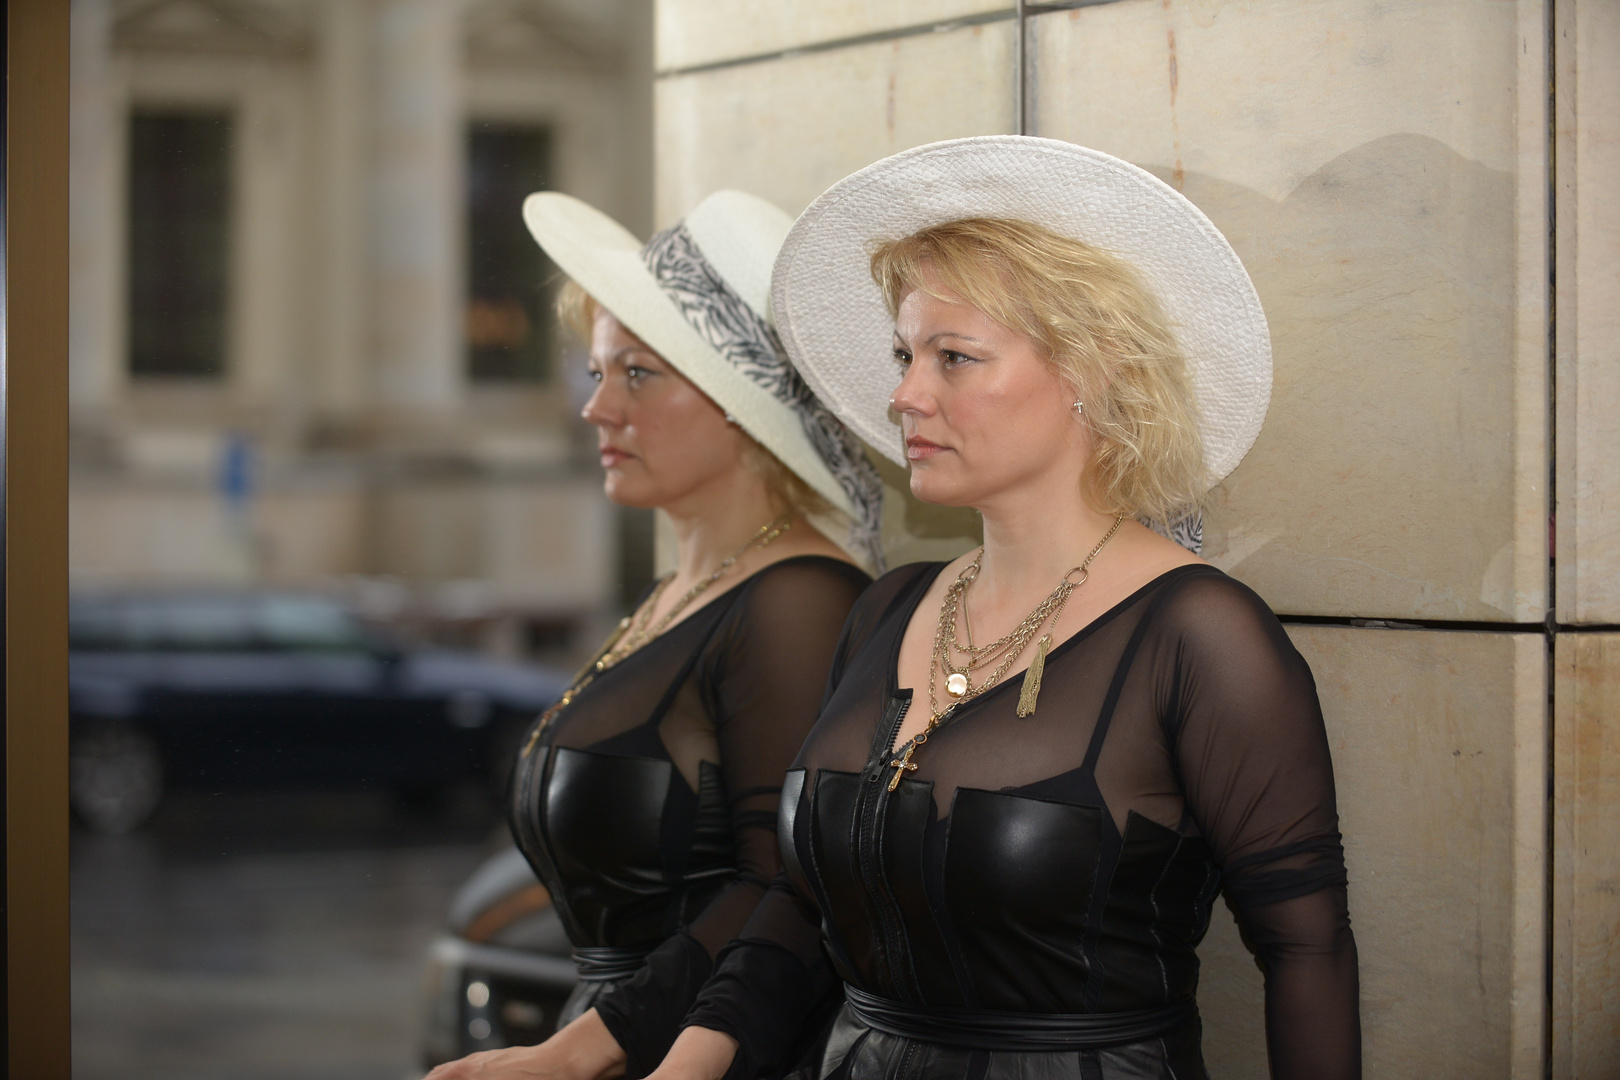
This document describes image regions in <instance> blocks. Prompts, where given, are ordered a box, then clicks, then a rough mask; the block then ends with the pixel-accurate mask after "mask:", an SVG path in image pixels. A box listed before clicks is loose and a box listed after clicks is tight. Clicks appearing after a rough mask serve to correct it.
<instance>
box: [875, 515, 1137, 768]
mask: <svg viewBox="0 0 1620 1080" xmlns="http://www.w3.org/2000/svg"><path fill="white" fill-rule="evenodd" d="M1124 521H1125V515H1124V514H1121V515H1119V516H1118V517H1117V518H1115V519H1114V524H1113V526H1112V527H1110V528H1109V530H1108V531H1107V532H1106V533H1104V534H1103V538H1102V539H1101V540H1099V541H1097V546H1096V547H1094V548H1092V549H1091V553H1090V554H1088V555H1087V556H1086V557H1085V559H1084V560H1083V561H1082V562H1081V563H1080V565H1079V566H1076V567H1073V568H1072V569H1070V570H1069V572H1068V573H1066V574H1064V575H1063V579H1062V580H1061V581H1059V582H1058V585H1057V588H1055V589H1053V590H1052V591H1051V593H1049V594H1048V595H1047V597H1046V599H1044V600H1042V601H1041V602H1040V603H1039V604H1036V605H1035V609H1034V610H1033V611H1031V612H1030V613H1029V614H1028V615H1026V616H1024V618H1023V620H1022V621H1021V622H1019V624H1018V625H1017V626H1016V627H1014V628H1013V630H1012V632H1011V633H1010V634H1008V635H1006V636H1005V637H1002V638H998V639H997V640H995V641H992V642H990V643H989V644H988V645H979V646H974V645H973V638H972V633H971V631H970V632H969V635H968V646H967V647H966V648H963V647H962V646H961V645H960V644H958V642H957V637H956V613H957V610H958V609H959V608H960V610H961V611H962V614H963V618H964V622H965V621H966V615H967V590H968V586H969V585H971V584H973V582H974V581H975V580H976V579H977V578H978V576H979V572H980V570H981V569H982V568H983V560H984V548H982V547H981V548H980V549H979V551H978V554H976V555H974V556H973V561H972V562H971V563H969V564H968V565H967V566H965V567H963V568H962V572H961V573H959V574H957V575H956V580H955V581H953V582H951V584H950V586H949V587H948V588H946V590H945V599H944V601H943V603H941V604H940V609H939V625H938V627H937V628H936V630H935V631H934V649H933V655H932V656H931V657H929V661H928V711H929V717H928V724H927V726H926V727H924V728H923V729H922V731H920V732H918V733H917V735H916V737H914V738H913V739H912V740H911V741H910V742H909V743H907V744H906V746H905V748H904V750H903V751H901V753H899V754H898V755H896V756H895V758H894V759H893V760H892V761H890V762H889V767H890V768H892V769H893V770H894V776H893V777H891V778H890V780H889V790H890V791H893V790H895V789H896V788H897V787H899V786H900V778H901V777H902V776H904V775H905V774H906V773H908V772H916V771H917V766H916V765H914V764H912V762H911V755H912V754H913V753H914V752H915V751H916V749H917V747H919V746H921V745H922V744H923V743H925V742H927V741H928V736H929V735H930V734H932V733H933V731H934V729H935V728H937V727H938V726H939V724H940V721H942V720H944V719H945V717H946V715H948V714H949V713H950V711H951V710H952V709H954V708H956V707H957V706H958V705H960V704H962V703H963V702H964V701H970V700H972V699H973V698H976V697H978V696H979V695H980V694H982V693H984V692H985V691H986V690H989V689H990V688H991V687H992V686H995V685H996V684H997V683H999V682H1001V679H1002V676H1004V675H1006V674H1007V672H1008V671H1010V670H1011V669H1012V666H1013V664H1015V663H1017V662H1018V658H1019V657H1020V656H1022V655H1023V653H1024V650H1025V649H1026V648H1028V647H1029V643H1030V641H1031V640H1032V639H1033V638H1034V637H1035V635H1036V633H1037V632H1039V630H1040V628H1041V627H1042V626H1044V625H1045V624H1046V622H1047V620H1048V619H1050V620H1051V622H1052V626H1053V627H1054V628H1056V626H1057V621H1058V619H1059V618H1060V617H1061V616H1062V615H1063V607H1064V605H1065V604H1067V603H1068V602H1069V594H1070V593H1072V592H1074V590H1076V589H1078V588H1079V587H1080V586H1082V585H1084V584H1085V583H1086V579H1087V578H1089V577H1090V571H1089V567H1090V566H1091V560H1093V559H1095V558H1096V557H1097V553H1098V552H1100V551H1101V550H1102V549H1103V547H1104V546H1105V545H1107V543H1108V541H1110V540H1112V539H1113V538H1114V534H1115V533H1116V532H1118V531H1119V527H1120V525H1121V524H1122V523H1123V522H1124ZM1076 574H1079V575H1080V577H1079V580H1071V579H1072V578H1074V576H1075V575H1076ZM1051 647H1052V635H1051V634H1050V633H1048V634H1046V635H1045V636H1044V637H1042V638H1041V640H1040V643H1039V644H1038V645H1036V647H1035V655H1034V657H1033V658H1031V660H1030V662H1029V670H1028V671H1026V672H1025V673H1024V688H1023V692H1022V693H1020V694H1019V696H1018V715H1019V716H1033V715H1034V714H1035V701H1036V699H1037V698H1038V697H1039V696H1040V693H1041V675H1042V673H1043V672H1044V670H1045V667H1046V652H1047V650H1048V649H1050V648H1051ZM953 648H954V649H955V650H956V651H957V652H960V653H962V654H963V655H965V656H966V657H967V660H966V662H965V663H963V664H962V665H961V666H960V667H958V666H956V665H955V664H953V663H952V662H951V650H952V649H953ZM998 659H999V660H1000V663H999V664H996V668H995V670H994V671H992V672H991V673H990V675H989V676H988V677H987V678H986V679H985V680H984V681H983V682H982V683H980V684H979V685H978V686H974V685H973V682H972V680H971V679H970V678H969V674H970V673H971V672H973V671H975V670H978V669H980V668H983V667H987V666H989V665H990V664H992V663H995V662H996V661H997V660H998ZM941 669H943V670H944V672H945V692H946V693H948V694H949V695H950V696H951V697H952V698H953V699H955V700H953V701H952V702H951V703H950V704H949V705H947V706H945V708H943V709H941V708H940V707H939V699H938V697H937V696H936V687H937V681H936V677H937V674H938V672H939V671H940V670H941Z"/></svg>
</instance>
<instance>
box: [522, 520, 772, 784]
mask: <svg viewBox="0 0 1620 1080" xmlns="http://www.w3.org/2000/svg"><path fill="white" fill-rule="evenodd" d="M791 528H793V512H792V511H791V510H790V511H788V512H787V513H785V514H783V515H782V516H781V517H779V518H777V519H776V520H775V521H772V522H770V523H769V524H766V525H761V526H760V528H759V531H758V532H756V533H754V535H752V536H750V537H749V538H748V542H747V543H745V544H743V546H742V547H740V548H738V549H737V550H736V551H733V552H732V553H731V554H730V555H727V556H726V557H725V558H724V559H722V560H720V565H719V566H717V567H715V569H714V572H713V573H711V574H710V575H709V576H708V577H706V578H704V579H703V580H701V581H699V582H698V583H697V584H696V585H693V586H692V587H691V588H690V589H688V590H686V593H685V595H683V596H682V597H681V598H680V599H679V600H677V601H675V606H674V607H672V608H670V609H669V610H668V611H667V612H665V613H664V615H663V617H662V618H660V619H659V620H658V622H657V624H656V625H654V626H650V627H649V626H648V625H647V624H648V623H650V622H652V613H653V612H654V611H656V610H658V599H659V597H661V596H663V595H664V590H665V589H667V588H669V583H670V582H672V581H674V580H675V575H674V573H669V574H665V575H664V576H663V577H662V578H661V579H659V582H658V584H657V585H654V586H653V590H652V592H651V593H649V594H647V599H645V600H643V601H642V602H641V603H640V605H638V606H637V608H636V610H635V611H633V612H632V613H630V614H629V615H627V616H625V617H624V618H622V619H620V620H619V625H618V626H616V627H614V628H613V632H612V633H611V634H609V635H608V638H607V640H606V641H604V642H603V643H602V646H601V648H599V649H598V650H597V652H596V655H595V656H594V657H592V658H591V660H590V662H589V663H587V664H586V665H585V666H584V667H583V668H581V669H580V671H579V674H577V675H575V676H574V680H573V682H572V684H570V685H569V687H568V689H567V690H564V691H563V695H562V697H560V698H558V699H557V701H556V703H555V704H553V705H552V706H551V707H550V708H549V709H547V710H546V711H545V712H543V713H541V714H540V722H539V723H538V724H536V725H535V726H534V731H533V732H532V733H531V734H530V735H529V741H528V742H526V743H524V744H523V756H525V757H527V756H528V754H529V752H530V751H531V750H533V749H534V745H535V743H537V742H538V741H539V740H540V735H541V733H542V732H544V731H545V730H546V728H547V727H549V726H550V724H551V721H552V720H553V719H555V718H556V716H557V714H558V713H560V712H562V711H563V710H564V709H566V708H568V706H569V705H571V704H573V701H574V699H575V698H577V697H578V696H579V695H580V693H581V692H583V691H584V689H585V688H586V687H587V686H589V685H591V683H592V682H593V681H595V679H596V677H597V676H598V675H600V674H601V673H602V672H604V671H606V670H607V669H608V668H610V667H613V666H614V665H615V664H617V663H619V662H620V661H621V660H623V659H624V658H625V657H627V656H629V655H630V654H631V653H633V652H635V651H636V650H637V649H639V648H641V647H642V646H643V645H645V644H647V642H649V641H651V640H652V639H653V638H655V637H657V636H658V635H659V634H662V633H663V632H664V631H665V630H667V629H669V624H670V623H672V622H674V621H675V618H676V616H678V615H679V614H680V613H681V612H683V611H685V610H686V609H687V607H688V606H689V605H690V604H691V603H692V601H693V600H696V599H697V598H698V597H700V596H702V595H703V594H704V593H705V592H707V591H708V590H709V587H710V586H711V585H713V584H714V583H715V582H717V581H719V580H720V579H721V578H722V577H725V575H726V572H727V571H728V570H730V569H731V568H732V567H733V566H736V565H737V560H738V559H740V558H742V557H743V556H744V555H746V554H747V553H748V551H749V550H750V549H751V548H755V547H759V548H766V547H769V546H770V545H771V541H773V540H775V539H776V538H777V537H779V536H781V535H782V534H783V533H785V532H787V531H788V530H789V529H791Z"/></svg>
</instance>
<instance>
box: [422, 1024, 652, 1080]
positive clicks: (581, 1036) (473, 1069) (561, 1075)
mask: <svg viewBox="0 0 1620 1080" xmlns="http://www.w3.org/2000/svg"><path fill="white" fill-rule="evenodd" d="M622 1075H624V1051H623V1050H622V1049H620V1048H619V1044H618V1041H617V1040H615V1039H614V1038H613V1035H612V1034H611V1033H610V1032H609V1031H608V1029H607V1027H606V1026H605V1025H604V1024H603V1023H602V1018H601V1017H600V1016H598V1015H597V1014H596V1010H595V1009H588V1010H586V1012H585V1013H584V1014H583V1015H581V1016H580V1017H579V1018H578V1019H576V1020H575V1021H574V1022H573V1023H571V1024H569V1025H568V1026H567V1027H565V1028H563V1029H562V1030H561V1031H559V1032H557V1033H556V1034H555V1035H553V1036H552V1037H551V1038H549V1039H547V1040H546V1041H545V1042H543V1043H541V1044H540V1045H539V1046H514V1047H509V1048H508V1049H505V1050H485V1051H483V1052H482V1053H478V1054H469V1055H468V1056H467V1057H464V1058H461V1059H460V1060H458V1061H449V1062H446V1063H445V1064H443V1065H440V1066H439V1067H438V1068H437V1069H434V1070H433V1071H432V1072H430V1073H428V1075H427V1080H614V1078H615V1077H618V1076H622Z"/></svg>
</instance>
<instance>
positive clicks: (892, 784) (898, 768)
mask: <svg viewBox="0 0 1620 1080" xmlns="http://www.w3.org/2000/svg"><path fill="white" fill-rule="evenodd" d="M915 749H916V747H915V746H908V747H906V752H905V755H904V756H902V757H897V758H895V759H894V760H893V761H891V762H889V768H891V769H893V770H894V777H893V779H891V780H890V781H889V790H890V791H893V790H894V789H895V788H897V787H899V786H900V778H901V777H902V776H904V775H906V773H908V772H916V771H917V766H915V765H913V764H912V763H911V752H912V751H913V750H915Z"/></svg>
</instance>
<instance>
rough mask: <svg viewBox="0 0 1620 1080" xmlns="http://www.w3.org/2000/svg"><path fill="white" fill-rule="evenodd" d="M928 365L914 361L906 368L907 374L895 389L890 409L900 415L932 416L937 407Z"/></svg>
mask: <svg viewBox="0 0 1620 1080" xmlns="http://www.w3.org/2000/svg"><path fill="white" fill-rule="evenodd" d="M927 366H928V365H927V364H924V363H920V362H918V361H915V360H913V361H912V362H911V364H910V365H908V366H907V367H906V373H905V375H903V376H902V377H901V379H900V385H899V386H897V387H895V390H894V396H893V397H891V398H890V399H889V408H890V409H892V410H893V411H895V412H898V413H915V414H918V415H921V416H931V415H932V414H933V413H934V411H935V408H936V406H937V402H936V400H935V398H934V393H933V388H932V385H931V383H932V380H931V379H930V378H929V375H928V373H927V371H926V370H925V369H926V368H927Z"/></svg>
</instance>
